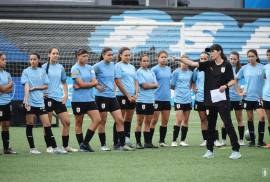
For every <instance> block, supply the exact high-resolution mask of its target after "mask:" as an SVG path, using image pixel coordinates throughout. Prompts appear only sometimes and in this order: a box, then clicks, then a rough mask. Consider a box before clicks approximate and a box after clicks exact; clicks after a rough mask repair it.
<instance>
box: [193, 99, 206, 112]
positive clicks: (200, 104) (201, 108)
mask: <svg viewBox="0 0 270 182" xmlns="http://www.w3.org/2000/svg"><path fill="white" fill-rule="evenodd" d="M194 110H195V111H206V106H205V104H204V102H199V101H195V103H194Z"/></svg>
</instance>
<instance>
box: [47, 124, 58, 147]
mask: <svg viewBox="0 0 270 182" xmlns="http://www.w3.org/2000/svg"><path fill="white" fill-rule="evenodd" d="M44 130H45V135H46V137H47V138H48V140H49V141H50V143H51V146H52V147H53V148H56V147H57V145H56V141H55V138H54V136H53V133H52V129H51V127H50V126H48V127H44Z"/></svg>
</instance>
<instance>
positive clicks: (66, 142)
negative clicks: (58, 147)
mask: <svg viewBox="0 0 270 182" xmlns="http://www.w3.org/2000/svg"><path fill="white" fill-rule="evenodd" d="M68 141H69V135H67V136H62V143H63V147H64V148H66V147H68Z"/></svg>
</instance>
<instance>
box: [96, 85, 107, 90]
mask: <svg viewBox="0 0 270 182" xmlns="http://www.w3.org/2000/svg"><path fill="white" fill-rule="evenodd" d="M96 89H97V90H98V91H99V92H104V91H105V87H104V86H103V85H100V84H98V85H97V86H96Z"/></svg>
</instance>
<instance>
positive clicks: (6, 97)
mask: <svg viewBox="0 0 270 182" xmlns="http://www.w3.org/2000/svg"><path fill="white" fill-rule="evenodd" d="M11 80H12V78H11V76H10V74H9V73H8V72H6V71H5V70H0V86H6V85H7V84H8V83H9V82H10V81H11ZM10 102H11V96H10V94H9V93H2V92H0V105H7V104H9V103H10Z"/></svg>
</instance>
